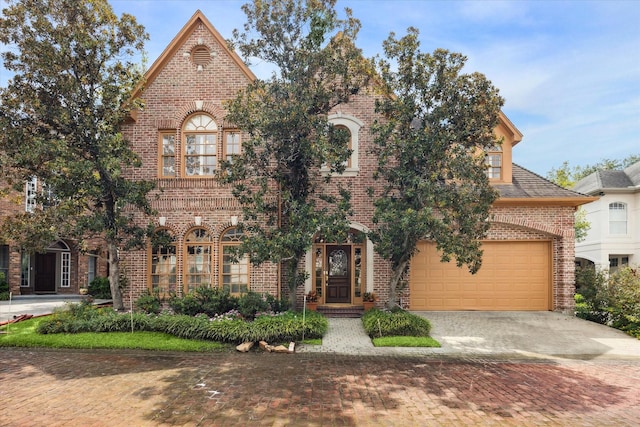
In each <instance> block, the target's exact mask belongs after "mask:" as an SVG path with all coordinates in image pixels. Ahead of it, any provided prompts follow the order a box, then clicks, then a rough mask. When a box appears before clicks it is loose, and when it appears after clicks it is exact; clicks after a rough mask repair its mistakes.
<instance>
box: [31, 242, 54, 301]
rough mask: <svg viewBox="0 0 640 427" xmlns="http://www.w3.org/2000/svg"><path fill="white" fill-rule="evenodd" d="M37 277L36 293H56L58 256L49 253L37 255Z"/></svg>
mask: <svg viewBox="0 0 640 427" xmlns="http://www.w3.org/2000/svg"><path fill="white" fill-rule="evenodd" d="M35 267H36V271H35V273H36V277H35V283H34V291H35V292H42V293H55V291H56V254H55V253H52V252H49V253H46V254H37V255H36V266H35Z"/></svg>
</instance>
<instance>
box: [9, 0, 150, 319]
mask: <svg viewBox="0 0 640 427" xmlns="http://www.w3.org/2000/svg"><path fill="white" fill-rule="evenodd" d="M147 38H148V36H147V34H146V32H145V30H144V28H143V27H142V26H141V25H139V24H137V23H136V21H135V19H134V18H133V17H132V16H131V15H126V14H124V15H122V16H121V17H120V18H118V17H117V16H116V15H115V14H114V13H113V10H112V9H111V6H110V5H109V4H108V3H107V1H106V0H14V1H9V2H8V6H7V7H6V8H5V9H4V10H3V15H2V18H0V42H2V43H4V44H5V45H6V46H7V48H6V50H5V51H3V52H2V58H3V60H4V66H5V68H6V69H7V70H10V71H12V72H13V73H14V74H13V77H12V78H11V80H10V81H9V83H8V86H7V87H6V88H1V89H0V102H1V105H0V127H1V128H2V132H1V133H0V150H1V151H3V156H2V161H3V165H2V167H3V175H4V177H5V178H7V179H8V180H9V183H12V184H14V185H20V183H21V182H24V180H28V179H31V177H37V178H38V180H39V181H40V182H41V183H44V185H45V186H46V190H47V191H46V195H43V194H42V193H41V195H40V196H39V198H38V201H39V202H40V203H41V204H44V205H45V207H46V209H39V210H36V211H34V212H33V213H32V214H23V215H18V216H16V217H13V218H11V219H10V220H8V221H6V222H5V223H4V224H3V226H2V232H3V234H4V236H5V238H8V239H11V240H13V241H15V242H18V243H19V244H20V245H21V246H22V247H23V248H24V249H26V250H44V248H45V247H46V246H47V245H49V244H50V243H51V242H52V241H54V240H56V239H60V238H71V239H75V240H76V241H77V242H78V245H79V249H81V250H82V249H83V248H84V242H85V239H88V238H90V237H92V236H101V237H103V238H104V239H105V241H106V247H107V250H108V254H109V258H108V262H109V280H110V283H111V291H112V296H113V303H114V308H116V309H122V308H123V304H122V294H121V291H120V287H119V277H120V267H119V250H120V249H121V248H123V247H125V246H127V245H128V244H134V243H140V242H141V241H142V237H143V236H144V234H145V230H144V229H141V228H139V227H136V226H135V223H134V221H133V215H134V214H135V213H136V212H138V213H140V212H142V213H143V214H148V213H150V207H149V204H148V202H147V199H146V194H147V193H148V191H149V190H150V189H151V188H152V187H153V185H152V184H151V183H150V182H146V181H136V180H131V179H128V178H127V173H128V171H131V170H132V168H135V167H138V166H139V165H140V160H139V158H138V157H137V156H136V154H135V153H134V152H133V151H132V150H131V148H130V146H129V144H128V141H126V140H125V139H124V138H123V135H122V134H121V133H120V126H121V125H122V123H123V122H124V121H125V120H126V119H127V117H128V116H129V113H130V111H131V110H132V109H134V108H137V107H138V106H139V103H138V102H137V101H136V100H135V99H132V98H131V96H132V93H133V90H134V88H135V87H136V86H137V85H139V84H140V82H141V78H142V73H141V68H140V67H139V66H136V65H135V63H134V62H133V60H134V58H135V55H136V54H137V53H138V52H141V51H142V49H143V44H144V41H145V40H146V39H147ZM7 171H11V174H8V173H7V174H4V172H7ZM22 185H23V184H22Z"/></svg>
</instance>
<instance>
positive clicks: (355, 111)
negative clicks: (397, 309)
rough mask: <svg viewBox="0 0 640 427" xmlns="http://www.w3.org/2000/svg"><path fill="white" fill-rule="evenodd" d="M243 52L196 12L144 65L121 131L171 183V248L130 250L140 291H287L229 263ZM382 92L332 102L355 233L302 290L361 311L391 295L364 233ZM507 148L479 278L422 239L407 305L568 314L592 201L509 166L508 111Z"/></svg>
mask: <svg viewBox="0 0 640 427" xmlns="http://www.w3.org/2000/svg"><path fill="white" fill-rule="evenodd" d="M254 78H255V77H254V75H253V73H252V72H251V70H249V69H248V68H247V66H246V65H245V64H244V63H243V62H242V61H241V59H240V58H239V57H238V56H237V55H236V54H235V52H233V51H230V50H229V49H228V48H227V44H226V42H225V40H224V39H223V38H222V36H221V35H220V34H219V33H218V32H217V31H216V30H215V28H214V27H213V26H212V24H211V23H210V22H209V21H208V20H207V18H206V17H205V16H204V15H203V14H202V13H201V12H200V11H198V12H196V13H195V15H193V17H192V18H191V19H190V20H189V22H187V24H186V25H185V26H184V27H183V28H182V30H180V32H179V33H178V35H177V36H176V37H175V38H174V39H173V41H172V42H171V43H170V44H169V46H167V48H166V49H165V51H164V52H163V53H162V55H161V56H160V57H159V58H158V59H157V60H156V61H155V62H154V63H153V65H152V66H151V68H150V69H149V70H148V72H147V74H146V87H145V90H144V92H143V94H142V98H143V99H144V101H145V108H144V110H141V111H139V112H138V114H137V115H136V117H135V119H134V120H132V121H131V123H129V124H128V125H127V126H125V128H124V133H125V135H126V137H127V138H128V139H129V140H130V141H131V142H132V144H133V148H134V150H136V151H137V152H138V153H140V155H141V156H142V160H143V165H144V166H143V168H142V169H141V170H140V171H139V172H140V173H141V176H142V177H144V178H147V179H155V180H156V181H157V183H158V188H159V189H160V190H161V192H158V193H157V196H158V198H157V200H156V199H155V198H154V199H153V204H154V208H155V209H156V210H157V211H158V212H159V214H158V218H157V225H158V227H160V228H164V229H166V230H167V231H168V232H169V233H170V234H171V235H172V236H173V238H174V244H173V245H171V246H170V247H165V248H149V249H148V250H147V251H135V252H130V253H128V254H127V256H126V258H125V265H126V271H127V272H128V274H129V276H130V286H132V287H133V292H134V295H137V294H139V293H141V292H143V291H144V290H147V289H149V290H159V291H161V292H176V293H185V292H188V291H189V290H191V289H193V288H194V287H196V286H198V285H201V284H210V285H212V286H221V287H225V288H227V289H229V290H230V291H231V292H232V293H241V292H244V291H246V290H253V291H258V292H269V293H272V294H274V295H277V296H284V295H285V294H286V293H287V292H288V290H287V289H286V285H285V284H284V281H283V280H282V277H280V274H281V272H280V269H279V268H278V266H277V265H272V264H265V265H262V266H260V267H255V266H252V265H251V264H250V263H249V261H248V260H247V259H244V260H242V261H240V262H239V263H232V262H231V258H230V257H229V256H228V255H227V253H228V249H227V248H228V247H230V246H233V245H236V244H237V243H238V241H239V240H240V239H242V235H240V233H239V232H238V230H237V228H236V225H237V221H238V220H239V218H240V209H239V206H238V204H237V202H236V201H235V199H234V198H233V197H232V195H231V192H230V189H229V188H226V187H224V186H222V185H220V184H219V183H218V182H217V181H216V180H215V179H214V173H215V170H216V168H217V167H218V163H219V160H220V159H223V158H227V157H228V156H230V155H233V154H234V153H237V152H238V151H239V150H242V133H241V132H240V131H239V130H238V129H236V128H235V127H234V125H233V123H228V122H227V121H226V120H225V110H224V101H225V100H228V99H231V98H232V97H233V96H234V94H235V93H236V91H238V90H239V89H241V88H242V87H243V86H244V85H246V84H247V83H248V82H250V81H251V80H252V79H254ZM374 117H375V114H374V97H373V95H368V94H366V93H365V94H360V95H356V96H354V97H353V98H352V99H351V101H350V102H348V103H346V104H343V105H340V106H338V107H336V108H335V109H334V111H332V113H331V114H330V116H329V119H330V121H331V122H332V123H333V124H334V125H336V126H343V127H345V128H346V129H347V130H349V132H350V133H351V149H352V150H353V154H352V156H351V159H350V161H349V165H348V168H347V170H346V171H345V173H344V174H343V175H342V176H339V177H334V179H336V180H342V181H344V182H348V183H349V187H350V188H351V189H352V193H353V194H352V200H353V203H354V214H353V216H352V217H351V218H350V221H351V229H352V230H351V231H352V232H351V236H350V238H349V239H348V241H346V242H326V241H323V239H322V237H321V236H317V237H316V238H315V240H314V244H313V246H312V248H311V249H310V250H309V252H308V254H307V257H306V260H305V265H304V266H301V267H303V268H305V269H306V270H307V271H308V272H309V279H308V281H307V283H306V285H305V287H304V289H302V287H301V288H300V289H299V291H298V293H299V296H300V297H301V295H302V294H303V293H305V292H308V291H309V290H311V289H315V290H317V291H318V294H319V295H320V301H319V304H320V305H326V306H332V305H336V306H345V305H346V306H349V305H353V306H358V305H361V304H362V295H363V293H364V292H366V291H375V292H376V293H377V294H378V295H379V297H380V299H381V300H382V301H384V300H385V297H386V294H387V291H386V287H387V279H388V274H389V266H388V263H387V262H386V261H385V260H383V259H380V258H379V257H378V256H377V255H376V254H375V253H374V250H373V244H372V243H371V241H369V240H368V239H367V237H366V233H367V231H369V230H370V229H371V228H372V227H373V224H372V222H371V214H372V201H371V200H370V198H369V197H368V196H367V194H366V188H367V187H368V186H370V185H371V183H372V182H374V181H373V179H372V175H373V170H374V168H375V164H376V160H375V158H373V156H372V154H371V150H370V147H371V146H372V143H373V141H372V135H371V133H370V131H369V129H370V127H371V125H372V122H373V120H374ZM496 133H497V134H498V135H499V136H502V137H503V138H504V143H503V145H502V146H501V147H500V148H496V150H495V151H492V152H490V153H488V154H487V157H488V162H489V163H490V168H489V176H490V179H491V181H492V183H494V185H495V186H496V188H497V189H498V190H499V191H500V194H501V197H500V199H499V200H498V201H497V202H496V203H495V206H494V208H493V211H492V214H491V225H492V226H491V231H490V232H489V235H488V236H487V240H486V241H485V242H484V245H483V247H484V251H485V255H484V261H483V267H482V268H481V270H480V272H479V273H478V274H476V275H473V276H472V275H470V274H468V273H466V269H464V268H463V269H459V268H457V267H455V265H454V264H453V263H449V264H443V263H441V262H440V260H439V256H438V255H437V253H436V251H435V249H434V245H433V244H431V243H429V242H423V243H421V244H420V253H419V254H418V255H417V256H416V257H415V259H414V260H413V262H412V263H411V274H410V277H409V278H408V283H407V287H406V289H405V291H404V292H403V297H402V303H403V304H404V305H405V306H406V307H408V308H410V309H414V310H457V309H476V310H478V309H481V310H564V309H568V308H570V307H572V304H573V292H574V268H573V265H574V241H573V237H574V232H573V223H574V220H573V215H574V211H575V208H576V206H579V205H581V204H583V203H586V202H587V201H589V200H591V198H588V197H585V196H583V195H581V194H578V193H575V192H573V191H569V190H565V189H562V188H560V187H558V186H556V185H554V184H552V183H550V182H549V181H547V180H545V179H543V178H541V177H540V176H538V175H536V174H534V173H532V172H530V171H528V170H526V169H524V168H521V167H519V166H517V165H515V164H513V162H512V150H513V148H514V147H515V145H516V144H517V143H518V142H520V141H521V139H522V135H521V134H520V132H519V131H518V130H517V129H516V127H515V126H514V125H513V124H512V123H511V122H510V121H509V120H508V119H507V117H506V116H504V115H501V117H500V125H499V126H498V128H497V129H496Z"/></svg>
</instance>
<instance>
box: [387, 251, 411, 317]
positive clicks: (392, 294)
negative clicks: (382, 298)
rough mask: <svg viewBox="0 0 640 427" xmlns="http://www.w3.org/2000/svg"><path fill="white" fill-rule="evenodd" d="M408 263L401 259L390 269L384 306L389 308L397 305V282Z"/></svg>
mask: <svg viewBox="0 0 640 427" xmlns="http://www.w3.org/2000/svg"><path fill="white" fill-rule="evenodd" d="M408 265H409V260H408V259H406V260H403V261H401V262H400V264H399V265H398V266H397V267H396V268H394V269H393V270H392V271H391V277H390V278H389V300H388V301H387V302H386V304H385V306H386V307H387V308H388V309H389V310H391V309H392V308H395V307H398V306H399V304H398V283H400V279H401V278H402V275H403V274H404V273H405V271H406V270H407V266H408Z"/></svg>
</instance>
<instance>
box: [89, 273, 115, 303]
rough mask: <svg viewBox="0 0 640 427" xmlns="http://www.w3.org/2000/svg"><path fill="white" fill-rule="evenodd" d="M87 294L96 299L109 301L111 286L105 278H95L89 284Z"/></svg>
mask: <svg viewBox="0 0 640 427" xmlns="http://www.w3.org/2000/svg"><path fill="white" fill-rule="evenodd" d="M89 294H90V295H91V296H92V297H94V298H98V299H111V286H110V285H109V279H108V278H107V277H96V278H95V279H93V280H92V281H91V283H89Z"/></svg>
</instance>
